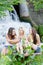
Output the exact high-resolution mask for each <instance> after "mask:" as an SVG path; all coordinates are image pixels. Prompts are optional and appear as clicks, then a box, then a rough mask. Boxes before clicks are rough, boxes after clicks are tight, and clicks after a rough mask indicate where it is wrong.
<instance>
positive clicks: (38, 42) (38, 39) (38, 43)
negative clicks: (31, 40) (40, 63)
mask: <svg viewBox="0 0 43 65" xmlns="http://www.w3.org/2000/svg"><path fill="white" fill-rule="evenodd" d="M36 38H37V45H38V46H39V45H40V36H39V35H38V34H37V35H36Z"/></svg>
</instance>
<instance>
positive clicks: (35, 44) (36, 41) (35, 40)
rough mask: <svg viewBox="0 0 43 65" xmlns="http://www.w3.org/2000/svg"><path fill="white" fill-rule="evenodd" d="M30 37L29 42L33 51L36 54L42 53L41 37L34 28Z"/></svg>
mask: <svg viewBox="0 0 43 65" xmlns="http://www.w3.org/2000/svg"><path fill="white" fill-rule="evenodd" d="M29 32H30V35H28V38H27V39H28V41H29V42H30V43H31V44H30V45H31V46H32V49H34V50H35V52H36V53H39V52H40V37H39V35H38V34H37V32H36V30H35V29H34V28H32V29H30V31H29Z"/></svg>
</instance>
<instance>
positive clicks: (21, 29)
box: [17, 27, 24, 54]
mask: <svg viewBox="0 0 43 65" xmlns="http://www.w3.org/2000/svg"><path fill="white" fill-rule="evenodd" d="M18 38H19V39H20V42H19V43H18V44H17V50H18V52H19V51H20V53H21V54H23V45H22V39H23V38H24V30H23V28H22V27H20V28H19V36H18Z"/></svg>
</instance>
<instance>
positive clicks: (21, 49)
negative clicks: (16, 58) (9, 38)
mask: <svg viewBox="0 0 43 65" xmlns="http://www.w3.org/2000/svg"><path fill="white" fill-rule="evenodd" d="M19 45H20V53H21V54H23V47H22V44H19Z"/></svg>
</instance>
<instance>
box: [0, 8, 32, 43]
mask: <svg viewBox="0 0 43 65" xmlns="http://www.w3.org/2000/svg"><path fill="white" fill-rule="evenodd" d="M5 13H6V16H5V17H2V18H1V19H0V43H5V40H6V33H7V31H8V29H9V28H10V27H14V28H15V29H16V32H17V34H18V29H19V27H23V28H24V30H25V32H26V34H28V32H29V28H31V25H30V24H29V23H25V22H20V20H19V17H18V15H17V12H16V10H15V9H14V12H13V13H11V12H9V11H5ZM12 15H13V18H12Z"/></svg>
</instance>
